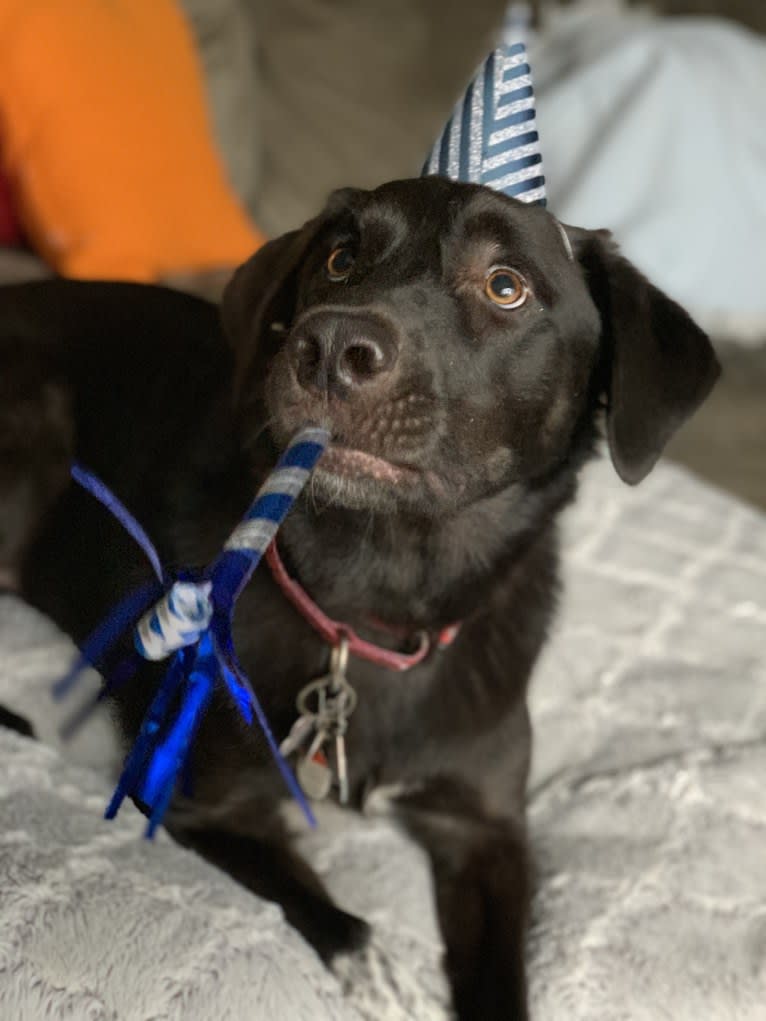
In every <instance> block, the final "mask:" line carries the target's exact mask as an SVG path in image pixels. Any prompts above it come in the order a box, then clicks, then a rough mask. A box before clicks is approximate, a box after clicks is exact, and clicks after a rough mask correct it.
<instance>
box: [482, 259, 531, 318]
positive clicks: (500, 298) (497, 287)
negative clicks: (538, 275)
mask: <svg viewBox="0 0 766 1021" xmlns="http://www.w3.org/2000/svg"><path fill="white" fill-rule="evenodd" d="M484 293H485V294H486V295H487V297H488V298H489V300H490V301H492V302H494V304H495V305H500V306H502V308H518V307H519V305H523V304H524V302H525V301H526V300H527V294H528V293H529V288H528V287H527V282H526V280H525V279H524V277H523V276H521V275H520V274H519V273H517V272H516V270H515V269H510V268H509V267H508V266H495V267H494V268H493V269H491V270H490V271H489V273H488V274H487V279H486V280H485V281H484Z"/></svg>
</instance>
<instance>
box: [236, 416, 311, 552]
mask: <svg viewBox="0 0 766 1021" xmlns="http://www.w3.org/2000/svg"><path fill="white" fill-rule="evenodd" d="M329 439H330V435H329V433H328V432H327V430H326V429H320V428H319V427H314V426H309V427H307V428H305V429H301V431H300V432H299V433H298V434H297V435H296V436H295V437H294V439H293V440H292V442H291V443H290V445H289V446H288V447H287V449H286V450H285V451H284V453H283V454H282V456H281V457H280V459H279V461H278V462H277V465H276V467H275V468H274V470H273V471H272V472H271V474H270V475H269V477H268V478H267V479H266V481H265V482H264V484H263V485H262V486H261V488H260V489H259V490H258V495H257V496H256V498H255V500H254V501H253V503H252V505H251V507H250V509H249V510H248V512H247V514H246V515H245V517H244V519H243V520H242V521H241V522H240V524H239V525H237V527H236V528H235V529H234V531H233V532H232V533H231V535H230V536H229V538H228V540H227V541H226V544H225V545H224V551H226V550H239V551H249V553H250V554H251V555H252V556H255V557H257V558H258V560H260V558H261V557H262V556H263V554H264V553H265V552H266V548H267V547H268V546H269V544H270V543H271V541H272V539H273V538H274V536H275V535H276V534H277V529H278V528H279V526H280V525H281V524H282V522H283V521H284V519H285V517H286V516H287V514H288V512H289V510H290V508H291V507H292V505H293V504H294V503H295V500H296V499H297V497H298V496H299V495H300V493H301V491H302V490H303V487H304V486H305V485H306V483H307V482H308V479H309V475H310V474H311V472H312V470H313V468H314V466H315V465H316V463H317V461H318V460H319V458H320V457H321V456H322V454H323V453H324V449H325V447H326V446H327V443H328V442H329ZM223 555H225V553H224V554H223Z"/></svg>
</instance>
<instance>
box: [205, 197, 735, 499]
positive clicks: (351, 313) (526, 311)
mask: <svg viewBox="0 0 766 1021" xmlns="http://www.w3.org/2000/svg"><path fill="white" fill-rule="evenodd" d="M223 320H224V327H225V330H226V333H227V335H228V336H229V338H230V340H231V343H232V344H233V346H234V348H235V352H236V359H237V389H238V394H239V398H240V402H241V406H242V408H243V410H244V413H245V414H247V413H248V409H249V408H251V407H252V406H253V405H256V406H257V407H258V414H257V418H258V419H259V420H262V419H263V418H264V417H265V418H266V420H267V421H268V423H269V429H270V431H271V435H272V437H273V439H274V441H275V442H276V443H277V444H278V445H282V444H284V443H285V442H286V441H287V439H288V438H289V437H290V435H291V434H292V433H293V432H294V431H295V430H296V429H297V428H298V427H299V426H300V425H302V424H304V423H306V422H314V423H321V424H324V425H326V426H328V427H329V429H330V430H331V432H332V436H333V443H332V445H331V446H330V448H329V449H328V452H327V453H326V454H325V456H324V458H323V459H322V461H321V462H320V467H319V469H318V471H317V473H316V475H315V491H316V492H318V493H320V494H322V496H323V497H324V498H325V499H326V500H328V501H330V502H333V503H336V504H339V505H342V506H346V507H364V508H377V509H382V510H385V509H394V508H409V509H410V510H412V511H415V512H417V513H419V514H425V515H438V514H442V513H444V512H445V511H446V510H449V509H450V508H454V507H459V506H465V505H466V504H468V503H470V502H472V501H475V500H477V499H479V498H481V497H483V496H485V495H490V494H492V493H494V492H497V491H499V490H501V489H504V488H506V487H507V486H509V485H511V484H513V483H514V482H523V483H525V484H527V485H535V484H537V483H538V482H542V481H544V480H545V478H546V477H547V476H549V475H550V474H551V473H552V472H555V471H556V470H557V468H559V467H560V466H561V465H562V463H565V462H567V461H568V460H570V459H571V458H572V456H573V452H575V451H578V450H579V451H580V452H581V454H582V455H583V456H584V454H585V453H586V452H587V448H589V446H590V443H591V439H592V435H593V428H594V427H593V422H594V418H595V416H596V413H597V411H598V409H599V407H600V406H602V405H603V406H605V408H606V418H607V435H608V440H609V447H610V450H611V455H612V460H613V462H614V465H615V467H616V469H617V471H618V472H619V474H620V476H621V477H622V478H623V479H625V480H626V481H627V482H631V483H635V482H638V481H640V480H641V479H642V478H643V477H644V476H645V475H646V474H647V472H649V471H650V469H651V468H652V466H653V465H654V463H655V461H656V460H657V458H658V457H659V455H660V453H661V451H662V449H663V447H664V445H665V443H666V442H667V440H668V439H669V437H670V436H671V435H672V433H673V432H674V431H675V430H676V429H677V427H678V426H679V425H680V424H681V423H682V422H683V421H684V419H685V418H687V417H688V416H689V415H690V414H691V412H692V411H693V410H694V409H695V408H696V407H697V405H698V404H699V403H700V402H701V401H702V400H703V399H704V397H705V396H706V395H707V393H708V391H709V390H710V388H711V387H712V385H713V383H714V381H715V379H716V377H717V374H718V366H717V363H716V360H715V357H714V355H713V352H712V349H711V346H710V344H709V342H708V340H707V338H706V337H705V335H704V334H703V333H702V332H701V331H700V330H699V329H698V328H697V327H696V326H695V324H694V323H693V322H692V321H691V319H690V318H689V316H688V315H687V314H686V313H685V312H684V311H683V310H682V309H681V308H680V307H679V306H678V305H677V304H675V303H674V302H673V301H671V300H670V299H669V298H668V297H666V296H665V295H663V294H662V293H661V292H660V291H658V290H657V289H656V288H655V287H654V286H652V284H650V283H649V282H648V281H647V280H646V279H645V278H644V277H643V276H641V274H640V273H639V272H638V271H637V270H636V269H635V268H634V267H633V266H632V265H631V264H630V263H629V262H627V261H626V260H625V259H624V258H622V257H621V256H620V255H619V254H618V252H617V250H616V248H615V246H614V245H613V244H612V243H611V241H610V240H609V235H608V234H607V233H606V232H590V231H583V230H579V229H574V228H563V227H562V226H561V225H560V224H559V223H558V222H557V221H556V220H555V219H554V217H553V216H551V215H550V214H549V213H547V212H546V211H545V210H543V209H542V208H539V207H536V206H527V205H524V204H523V203H520V202H517V201H515V200H513V199H509V198H506V197H505V196H502V195H499V194H497V193H495V192H493V191H490V190H488V189H486V188H482V187H478V186H474V185H467V184H458V183H454V182H451V181H446V180H443V179H440V178H435V177H429V178H420V179H415V180H409V181H398V182H394V183H391V184H386V185H384V186H382V187H380V188H378V189H376V190H375V191H371V192H364V191H357V190H345V191H341V192H337V193H336V194H335V195H333V196H332V198H331V199H330V201H329V203H328V205H327V208H326V209H325V210H324V211H323V212H322V213H321V214H320V215H319V216H318V217H317V218H316V219H314V220H312V221H310V222H309V223H308V224H306V226H305V227H304V228H303V229H302V230H300V231H296V232H293V233H291V234H287V235H285V236H284V237H282V238H279V239H277V240H275V241H272V242H270V243H269V244H267V245H266V246H265V247H264V248H263V249H261V250H260V251H259V252H258V253H257V254H256V255H255V256H253V258H252V259H251V260H250V261H249V262H247V263H246V264H245V265H244V266H243V267H241V269H239V270H238V272H237V273H236V275H235V276H234V278H233V280H232V282H231V284H230V285H229V287H228V289H227V292H226V294H225V296H224V301H223Z"/></svg>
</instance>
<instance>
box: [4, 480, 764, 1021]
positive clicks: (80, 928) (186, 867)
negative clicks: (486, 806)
mask: <svg viewBox="0 0 766 1021" xmlns="http://www.w3.org/2000/svg"><path fill="white" fill-rule="evenodd" d="M565 537H566V547H567V559H566V571H565V580H566V589H565V598H564V607H563V613H562V615H561V620H560V624H559V627H558V629H557V633H556V636H555V639H554V641H553V642H552V643H551V645H550V647H549V649H548V650H547V652H546V654H545V656H544V658H543V661H542V662H541V663H540V666H539V669H538V670H537V673H536V677H535V683H534V694H533V713H534V718H535V727H536V734H537V748H536V758H535V765H534V775H533V780H532V785H531V792H530V825H531V832H532V838H533V841H534V843H535V846H536V850H537V860H538V863H539V872H540V874H539V891H538V895H537V898H536V902H535V922H534V926H533V931H532V937H531V944H530V953H529V957H530V978H531V994H532V1001H533V1007H534V1016H535V1017H536V1018H537V1019H539V1021H580V1019H582V1021H585V1019H588V1021H617V1019H621V1021H622V1019H624V1021H658V1019H662V1018H668V1019H672V1021H699V1019H700V1018H705V1019H706V1021H735V1019H736V1021H764V1018H766V784H765V783H764V777H765V776H766V567H765V566H764V565H765V564H766V519H764V518H763V516H761V515H759V514H757V513H755V512H753V511H750V510H748V509H746V508H744V507H743V506H741V505H738V504H736V503H734V502H733V501H731V500H730V499H728V498H726V497H724V496H723V495H721V494H719V493H717V492H715V491H713V490H711V489H709V488H706V487H704V486H702V485H700V484H699V483H698V482H696V481H694V480H693V479H691V478H689V477H688V476H686V475H684V474H682V473H680V472H678V471H677V470H675V469H672V468H669V467H666V466H661V467H660V468H659V470H657V471H656V472H655V473H654V474H653V475H652V476H651V477H650V479H648V480H647V482H646V483H645V484H643V485H642V486H641V487H639V489H637V490H629V489H627V488H624V487H622V486H621V485H620V483H619V482H617V481H616V479H615V478H614V477H613V474H612V472H611V469H610V467H609V466H608V464H606V463H603V462H602V463H599V464H595V465H593V466H592V467H591V468H590V469H589V471H588V472H587V475H586V481H585V484H584V486H583V493H582V498H581V500H580V502H579V504H578V506H577V507H576V508H575V509H574V510H573V511H572V512H570V513H569V515H568V517H567V520H566V527H565ZM0 650H2V653H1V655H0V704H3V705H6V706H8V707H9V708H12V709H14V710H16V711H17V712H20V713H23V714H24V715H26V716H28V717H29V718H31V719H32V720H33V722H34V724H35V727H36V728H37V732H38V734H40V735H41V737H42V738H43V740H42V741H41V742H33V741H27V740H25V739H23V738H19V737H17V736H16V735H15V734H11V733H10V732H7V731H2V730H0V756H1V758H0V763H2V765H1V766H0V1021H41V1019H43V1018H45V1019H59V1018H62V1019H63V1018H71V1019H73V1021H106V1019H109V1021H150V1019H151V1021H160V1019H162V1021H165V1019H167V1021H170V1019H183V1021H197V1019H199V1021H213V1019H215V1021H218V1019H222V1021H223V1019H231V1021H251V1019H257V1018H268V1019H269V1021H301V1019H304V1018H305V1019H307V1021H308V1019H311V1021H326V1019H348V1021H361V1019H364V1021H389V1019H390V1021H405V1019H407V1021H410V1019H417V1021H430V1019H434V1021H444V1019H445V1018H446V1017H447V1016H448V1015H447V1010H446V1007H445V1002H446V997H445V989H444V983H443V980H442V978H441V975H440V972H439V967H438V962H439V955H440V947H439V940H438V935H437V929H436V925H435V920H434V914H433V909H432V907H431V902H430V891H429V880H428V872H427V868H426V866H425V863H424V862H423V860H422V858H421V855H420V853H419V851H418V850H417V849H416V848H415V847H413V846H412V845H411V844H410V843H409V842H408V841H407V840H406V839H405V838H404V837H402V836H401V835H400V834H399V833H397V831H396V830H395V829H394V828H393V827H392V826H391V824H390V823H389V821H388V820H386V819H384V818H371V819H354V818H351V817H347V816H345V815H343V814H342V813H339V812H334V811H332V810H328V811H327V812H324V813H322V817H321V825H320V829H319V831H318V832H317V833H315V834H310V835H306V836H305V837H304V838H303V843H304V846H305V849H306V851H307V853H309V854H310V855H311V856H312V858H313V860H314V862H315V864H316V865H317V867H318V868H319V870H320V871H321V872H322V874H323V875H325V876H326V878H327V881H328V884H329V885H330V887H331V888H332V889H333V890H334V891H335V893H336V895H337V897H338V899H339V901H340V902H341V903H343V904H344V905H345V906H347V907H348V908H349V909H351V910H354V911H357V912H359V913H361V914H363V915H365V916H366V917H367V918H368V919H370V920H371V921H372V922H373V924H374V926H375V939H374V943H373V945H372V947H371V948H370V950H369V951H368V952H367V953H366V955H365V956H364V957H363V958H360V959H354V960H349V961H346V962H344V965H343V968H342V969H341V972H340V973H339V974H337V975H331V974H329V973H328V972H326V971H325V970H324V969H323V968H322V966H321V965H320V963H319V961H318V960H317V959H316V958H315V956H314V955H313V953H312V951H311V950H310V949H309V948H308V947H307V946H306V945H305V944H303V943H302V941H301V940H300V938H299V937H298V936H297V935H295V934H294V933H293V931H292V930H291V929H290V928H289V927H288V926H287V925H286V924H285V923H284V921H283V920H282V918H281V915H280V912H279V911H278V909H277V908H275V907H273V906H271V905H267V904H264V903H262V902H260V901H258V900H256V899H255V898H254V897H252V896H251V895H249V894H248V893H247V892H246V891H244V890H242V889H240V888H239V887H237V886H236V885H235V884H234V883H233V882H231V881H229V879H228V878H227V877H225V876H223V875H222V874H220V873H218V872H217V871H215V870H214V869H212V868H211V867H209V866H207V865H206V864H204V863H203V862H201V861H200V860H199V859H197V858H196V857H195V856H194V855H192V854H190V853H188V852H186V851H184V850H182V849H180V848H177V847H175V846H174V845H173V844H172V843H171V842H170V841H169V840H167V839H164V838H162V837H161V838H160V839H159V840H158V841H157V842H156V843H155V844H147V843H146V842H144V841H142V840H141V839H140V834H141V831H142V820H141V819H140V818H139V817H138V815H137V813H135V812H134V811H132V810H131V809H130V808H129V807H128V808H126V809H124V810H123V812H122V813H121V815H120V817H119V819H118V820H117V821H116V822H115V823H105V822H103V821H102V820H101V813H102V810H103V807H104V803H105V799H106V798H107V796H108V793H109V790H110V768H111V766H112V765H113V754H114V753H113V749H112V747H111V743H110V740H109V729H108V726H107V724H106V722H105V721H101V724H100V726H95V725H94V726H93V727H91V728H89V730H88V731H87V732H86V733H85V734H83V735H82V737H81V739H80V741H79V743H78V744H77V745H76V746H72V747H68V748H65V749H63V753H62V751H61V750H57V749H56V748H54V747H51V745H53V744H55V719H54V715H53V709H52V706H51V703H50V701H49V699H48V684H49V681H50V678H51V677H52V676H55V675H57V674H58V673H59V672H60V671H61V668H62V665H63V664H65V663H66V662H67V661H68V657H69V656H70V655H71V647H70V646H69V644H68V642H67V641H66V639H63V638H62V637H61V636H60V635H59V634H58V632H57V631H56V630H55V629H54V628H53V627H52V626H51V625H50V624H49V622H47V621H46V620H44V619H42V618H41V617H40V616H39V615H37V614H36V613H34V612H33V611H31V610H29V609H28V608H27V607H25V606H23V605H22V604H21V603H20V602H18V601H17V600H15V599H13V598H11V597H2V598H0ZM64 755H65V756H66V758H64V757H63V756H64ZM73 758H76V759H77V760H78V762H79V764H75V763H74V762H73ZM83 763H84V765H83ZM95 766H97V767H98V768H97V769H96V768H94V767H95ZM341 816H342V818H341Z"/></svg>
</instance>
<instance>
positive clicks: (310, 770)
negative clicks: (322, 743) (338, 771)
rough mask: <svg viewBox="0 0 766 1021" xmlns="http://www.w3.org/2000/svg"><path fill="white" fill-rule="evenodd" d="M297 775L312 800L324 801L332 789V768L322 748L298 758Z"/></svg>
mask: <svg viewBox="0 0 766 1021" xmlns="http://www.w3.org/2000/svg"><path fill="white" fill-rule="evenodd" d="M295 775H296V776H297V778H298V783H299V784H300V785H301V787H302V788H303V790H304V792H305V793H306V796H307V797H309V798H311V800H312V801H323V800H324V799H325V798H326V797H327V795H328V794H329V793H330V791H331V790H332V770H331V769H330V765H329V763H328V762H327V758H326V757H325V754H324V752H323V751H322V749H321V748H320V749H319V750H318V751H316V752H314V754H313V755H303V756H301V758H300V759H298V765H297V766H296V767H295Z"/></svg>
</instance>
